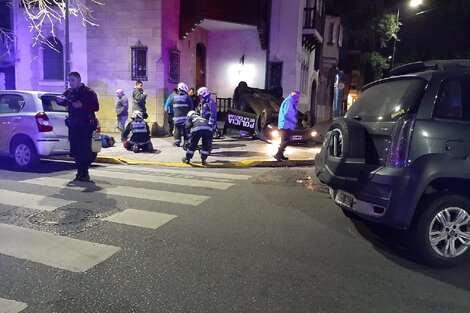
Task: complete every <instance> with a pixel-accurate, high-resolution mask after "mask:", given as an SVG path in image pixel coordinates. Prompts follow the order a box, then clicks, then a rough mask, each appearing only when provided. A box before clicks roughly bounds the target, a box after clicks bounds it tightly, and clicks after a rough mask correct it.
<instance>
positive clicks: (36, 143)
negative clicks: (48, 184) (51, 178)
mask: <svg viewBox="0 0 470 313" xmlns="http://www.w3.org/2000/svg"><path fill="white" fill-rule="evenodd" d="M58 95H60V94H59V93H50V92H43V91H19V90H0V155H4V156H10V157H11V158H12V159H13V160H14V162H15V165H16V166H17V167H18V168H20V169H29V168H32V167H34V166H35V165H36V164H37V163H38V161H39V159H40V158H41V157H48V156H53V155H67V154H69V153H70V144H69V140H68V127H67V126H66V125H65V119H66V117H67V115H68V113H67V108H66V107H63V106H59V105H58V104H57V102H56V101H55V97H56V96H58ZM92 147H93V148H92V149H93V153H94V157H96V155H97V154H98V153H99V152H100V151H101V138H100V128H99V124H98V128H97V129H96V130H95V132H94V133H93V138H92Z"/></svg>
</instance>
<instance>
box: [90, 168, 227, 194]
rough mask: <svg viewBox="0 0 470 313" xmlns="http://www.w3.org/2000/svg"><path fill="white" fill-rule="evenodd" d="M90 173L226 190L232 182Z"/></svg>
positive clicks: (99, 174) (132, 174)
mask: <svg viewBox="0 0 470 313" xmlns="http://www.w3.org/2000/svg"><path fill="white" fill-rule="evenodd" d="M90 175H91V176H92V177H93V176H98V177H107V178H119V179H122V178H124V179H126V180H134V181H142V182H152V183H163V184H170V185H179V186H188V187H205V188H211V189H220V190H226V189H228V188H229V187H232V186H233V185H234V184H229V183H223V182H214V181H202V180H196V179H188V178H177V177H168V176H155V175H149V174H147V175H143V174H134V173H128V172H118V171H99V170H90Z"/></svg>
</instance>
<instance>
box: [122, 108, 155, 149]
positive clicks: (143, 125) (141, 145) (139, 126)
mask: <svg viewBox="0 0 470 313" xmlns="http://www.w3.org/2000/svg"><path fill="white" fill-rule="evenodd" d="M131 132H132V136H131V139H130V140H127V136H129V133H131ZM122 137H123V139H124V140H125V141H123V144H124V148H126V149H127V150H131V151H134V153H137V152H139V151H140V150H141V149H142V150H143V151H147V152H153V145H152V141H151V140H150V128H149V125H148V124H147V122H145V121H144V118H143V114H142V112H141V111H139V110H137V111H134V113H133V114H132V121H130V122H129V123H128V124H127V126H126V129H125V130H124V132H123V133H122Z"/></svg>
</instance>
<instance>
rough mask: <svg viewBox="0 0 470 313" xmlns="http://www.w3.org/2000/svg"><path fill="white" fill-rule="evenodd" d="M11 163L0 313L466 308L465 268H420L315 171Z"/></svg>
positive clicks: (2, 225) (469, 277)
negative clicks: (84, 168) (79, 173)
mask: <svg viewBox="0 0 470 313" xmlns="http://www.w3.org/2000/svg"><path fill="white" fill-rule="evenodd" d="M2 164H3V165H2ZM5 164H6V163H5V162H4V161H3V160H0V312H1V313H3V312H19V311H21V312H48V313H49V312H328V313H330V312H338V313H339V312H341V313H344V312H393V313H396V312H423V313H424V312H446V313H450V312H459V313H461V312H470V293H469V291H470V264H469V265H467V266H464V267H461V268H458V269H453V270H435V269H431V268H428V267H425V266H423V265H420V264H419V263H417V262H416V260H414V259H413V257H411V256H410V255H411V254H410V253H409V251H408V250H407V249H406V248H404V247H403V246H402V245H401V241H400V240H395V239H396V238H397V234H396V233H394V232H389V231H383V230H380V229H379V230H376V229H374V231H372V230H371V229H370V228H368V227H366V226H365V225H364V224H362V223H360V222H354V223H353V222H351V221H350V220H348V219H346V218H345V217H344V216H343V215H342V213H341V211H340V210H339V209H338V208H336V207H335V206H334V205H333V203H332V202H331V201H330V200H329V197H328V195H327V193H326V189H325V188H323V187H322V186H319V185H318V184H317V183H316V182H315V180H314V179H312V176H313V169H312V168H289V169H288V168H276V169H259V168H256V169H238V170H237V169H203V168H194V169H177V168H172V169H169V168H150V167H142V166H129V165H105V166H103V165H100V166H95V167H94V168H93V170H92V173H91V176H92V179H93V180H94V182H95V183H94V184H91V183H78V184H73V183H72V184H71V183H70V180H71V179H72V178H73V177H74V170H73V166H72V165H71V164H70V163H65V162H43V163H42V164H41V166H40V168H39V169H38V170H37V171H36V172H29V173H24V172H14V171H11V170H9V169H8V168H7V166H6V165H5ZM8 310H10V311H8Z"/></svg>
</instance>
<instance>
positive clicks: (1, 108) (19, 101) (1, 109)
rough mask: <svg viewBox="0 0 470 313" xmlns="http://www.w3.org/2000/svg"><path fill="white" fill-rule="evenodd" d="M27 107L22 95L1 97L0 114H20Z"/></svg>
mask: <svg viewBox="0 0 470 313" xmlns="http://www.w3.org/2000/svg"><path fill="white" fill-rule="evenodd" d="M24 105H25V101H24V98H23V97H22V96H20V95H8V94H7V95H0V113H18V112H20V111H21V110H22V109H23V107H24Z"/></svg>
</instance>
